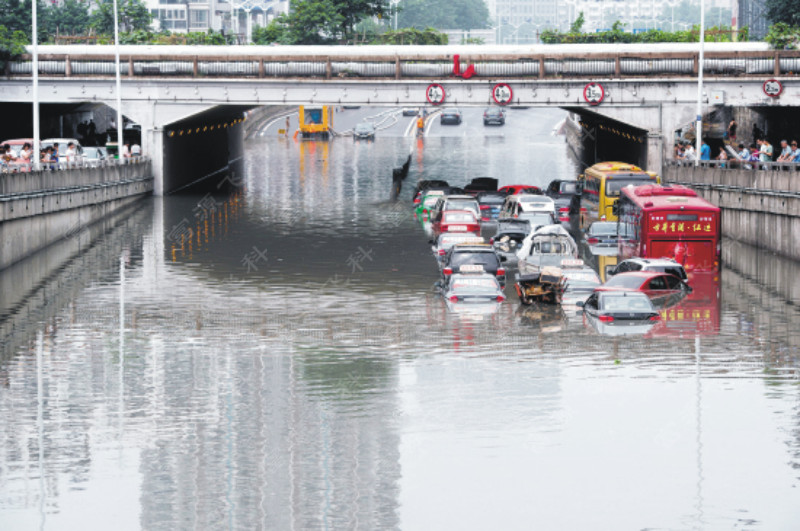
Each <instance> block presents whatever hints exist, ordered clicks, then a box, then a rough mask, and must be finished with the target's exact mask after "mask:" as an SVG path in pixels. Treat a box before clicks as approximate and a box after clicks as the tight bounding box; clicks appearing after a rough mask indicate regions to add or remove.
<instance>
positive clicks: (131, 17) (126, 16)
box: [89, 0, 153, 35]
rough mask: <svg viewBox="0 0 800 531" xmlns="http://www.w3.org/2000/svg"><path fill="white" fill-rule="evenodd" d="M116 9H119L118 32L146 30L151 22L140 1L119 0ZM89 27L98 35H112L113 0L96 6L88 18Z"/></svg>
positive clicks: (150, 16)
mask: <svg viewBox="0 0 800 531" xmlns="http://www.w3.org/2000/svg"><path fill="white" fill-rule="evenodd" d="M117 8H118V9H119V13H118V15H119V30H120V31H133V30H146V29H148V28H149V27H150V23H151V22H152V21H153V16H152V15H151V14H150V11H148V10H147V6H145V5H144V3H142V1H141V0H120V1H119V2H118V3H117ZM89 25H90V26H91V27H93V28H94V29H95V30H96V31H97V32H98V33H104V34H106V35H110V34H112V33H114V2H113V0H103V1H102V3H100V4H99V5H98V6H97V9H96V10H95V11H94V13H92V15H91V17H90V23H89Z"/></svg>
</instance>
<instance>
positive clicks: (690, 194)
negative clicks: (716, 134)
mask: <svg viewBox="0 0 800 531" xmlns="http://www.w3.org/2000/svg"><path fill="white" fill-rule="evenodd" d="M616 208H617V212H618V215H619V221H618V229H619V231H620V232H619V234H625V235H626V237H625V238H620V239H619V254H620V259H621V260H624V259H626V258H631V257H634V256H637V257H640V258H673V259H675V260H676V261H677V262H679V263H680V264H682V265H683V266H684V268H685V269H686V270H687V271H717V270H718V269H719V256H720V244H719V239H720V209H719V207H717V206H714V205H712V204H711V203H709V202H708V201H706V200H705V199H703V198H701V197H697V193H695V191H694V190H692V189H691V188H687V187H685V186H680V185H671V186H661V185H652V184H648V185H644V186H637V187H633V186H626V187H625V188H623V189H622V191H621V194H620V199H619V202H618V206H617V207H616Z"/></svg>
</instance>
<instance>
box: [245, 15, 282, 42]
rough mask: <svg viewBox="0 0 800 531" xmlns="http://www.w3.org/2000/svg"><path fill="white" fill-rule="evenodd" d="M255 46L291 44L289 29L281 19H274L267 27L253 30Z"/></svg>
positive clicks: (258, 27)
mask: <svg viewBox="0 0 800 531" xmlns="http://www.w3.org/2000/svg"><path fill="white" fill-rule="evenodd" d="M252 39H253V44H272V43H279V44H290V42H289V39H290V36H289V28H288V27H287V25H286V24H284V23H281V21H280V17H279V18H274V19H272V20H271V21H270V22H269V24H267V25H266V26H256V27H255V28H253V36H252Z"/></svg>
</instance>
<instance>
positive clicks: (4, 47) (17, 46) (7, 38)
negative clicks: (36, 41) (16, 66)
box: [0, 26, 30, 69]
mask: <svg viewBox="0 0 800 531" xmlns="http://www.w3.org/2000/svg"><path fill="white" fill-rule="evenodd" d="M29 42H30V40H29V37H28V36H27V35H25V33H24V32H22V31H20V30H10V29H8V28H6V27H5V26H0V67H2V68H3V69H5V66H6V61H8V60H9V59H14V58H16V57H18V56H20V55H22V54H23V53H25V45H26V44H28V43H29Z"/></svg>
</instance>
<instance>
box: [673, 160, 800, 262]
mask: <svg viewBox="0 0 800 531" xmlns="http://www.w3.org/2000/svg"><path fill="white" fill-rule="evenodd" d="M664 180H665V181H666V182H669V183H678V184H685V185H688V186H691V187H692V188H694V189H695V190H697V192H698V193H699V194H700V195H701V196H703V197H704V198H705V199H707V200H708V201H711V202H712V203H714V204H716V205H718V206H719V207H720V208H721V209H722V234H723V236H726V237H728V238H731V239H733V240H735V241H738V242H741V243H746V244H748V245H752V246H754V247H756V248H759V249H765V250H768V251H770V252H774V253H777V254H779V255H781V256H784V257H787V258H790V259H792V260H800V243H799V242H798V238H797V235H798V234H800V173H798V172H795V171H756V170H723V169H719V168H704V167H695V166H668V167H667V168H665V172H664Z"/></svg>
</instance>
